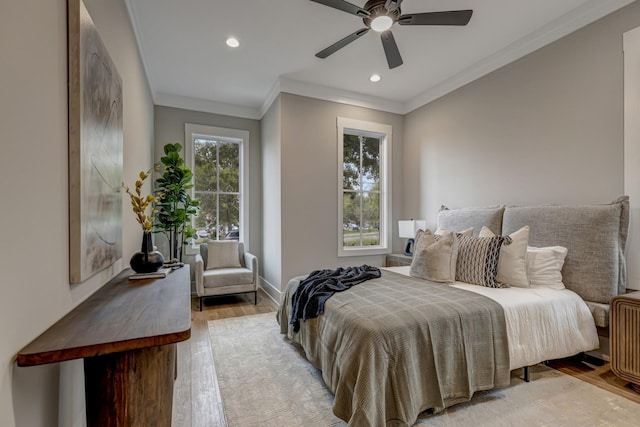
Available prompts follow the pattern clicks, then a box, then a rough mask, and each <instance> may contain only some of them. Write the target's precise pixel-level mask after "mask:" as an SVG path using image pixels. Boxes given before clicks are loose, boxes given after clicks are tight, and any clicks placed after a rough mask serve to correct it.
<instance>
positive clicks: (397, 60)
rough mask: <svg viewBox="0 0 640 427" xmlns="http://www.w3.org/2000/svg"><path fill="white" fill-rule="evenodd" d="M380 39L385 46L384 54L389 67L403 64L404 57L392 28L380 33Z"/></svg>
mask: <svg viewBox="0 0 640 427" xmlns="http://www.w3.org/2000/svg"><path fill="white" fill-rule="evenodd" d="M380 39H381V40H382V47H384V54H385V56H386V57H387V64H389V68H390V69H392V68H396V67H399V66H400V65H402V57H401V56H400V51H399V50H398V45H397V44H396V40H395V39H394V38H393V33H392V32H391V30H387V31H385V32H383V33H380Z"/></svg>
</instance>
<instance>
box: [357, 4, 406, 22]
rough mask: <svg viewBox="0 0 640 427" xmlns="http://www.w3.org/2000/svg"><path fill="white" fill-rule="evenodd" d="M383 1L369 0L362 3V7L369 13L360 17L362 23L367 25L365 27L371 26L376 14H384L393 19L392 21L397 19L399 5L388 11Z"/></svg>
mask: <svg viewBox="0 0 640 427" xmlns="http://www.w3.org/2000/svg"><path fill="white" fill-rule="evenodd" d="M385 3H386V0H369V1H368V2H367V3H366V4H365V5H364V8H363V9H365V10H366V11H367V12H369V13H370V15H369V16H365V17H364V18H362V21H363V22H364V25H366V26H367V28H371V21H373V20H374V19H376V18H377V17H378V16H385V15H386V16H388V17H389V18H391V19H393V22H394V23H395V22H396V21H397V20H398V18H399V17H400V7H397V8H395V9H392V10H391V11H388V10H387V9H385V7H384V5H385Z"/></svg>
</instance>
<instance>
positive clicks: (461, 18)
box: [398, 10, 473, 25]
mask: <svg viewBox="0 0 640 427" xmlns="http://www.w3.org/2000/svg"><path fill="white" fill-rule="evenodd" d="M471 15H473V10H452V11H449V12H427V13H410V14H407V15H402V16H400V18H398V24H400V25H467V24H468V23H469V20H470V19H471Z"/></svg>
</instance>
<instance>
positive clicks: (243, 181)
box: [184, 123, 251, 253]
mask: <svg viewBox="0 0 640 427" xmlns="http://www.w3.org/2000/svg"><path fill="white" fill-rule="evenodd" d="M198 137H205V138H216V137H218V138H232V139H239V140H241V142H240V159H239V161H240V165H239V166H240V212H239V217H240V218H239V219H240V224H238V226H239V229H240V238H239V241H240V242H242V243H244V245H245V250H247V251H248V250H249V249H250V244H249V240H250V239H249V236H251V233H250V230H249V225H250V224H249V131H246V130H241V129H229V128H222V127H216V126H207V125H198V124H192V123H185V125H184V140H185V150H184V161H185V165H186V166H188V167H190V168H191V170H192V171H194V173H195V158H194V157H195V156H194V146H193V142H194V140H195V139H196V138H198ZM193 195H194V189H191V197H193ZM199 247H200V245H198V244H193V245H191V248H192V249H193V252H194V253H199ZM191 252H192V251H189V253H191Z"/></svg>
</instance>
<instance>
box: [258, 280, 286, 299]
mask: <svg viewBox="0 0 640 427" xmlns="http://www.w3.org/2000/svg"><path fill="white" fill-rule="evenodd" d="M259 286H260V288H262V290H263V291H264V293H265V294H267V296H268V297H269V298H270V299H271V300H272V301H273V302H274V303H275V304H276V305H277V306H280V297H281V296H282V292H280V289H278V288H276V287H275V286H273V285H272V284H271V283H269V281H268V280H266V279H265V278H264V277H262V276H260V278H259Z"/></svg>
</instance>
